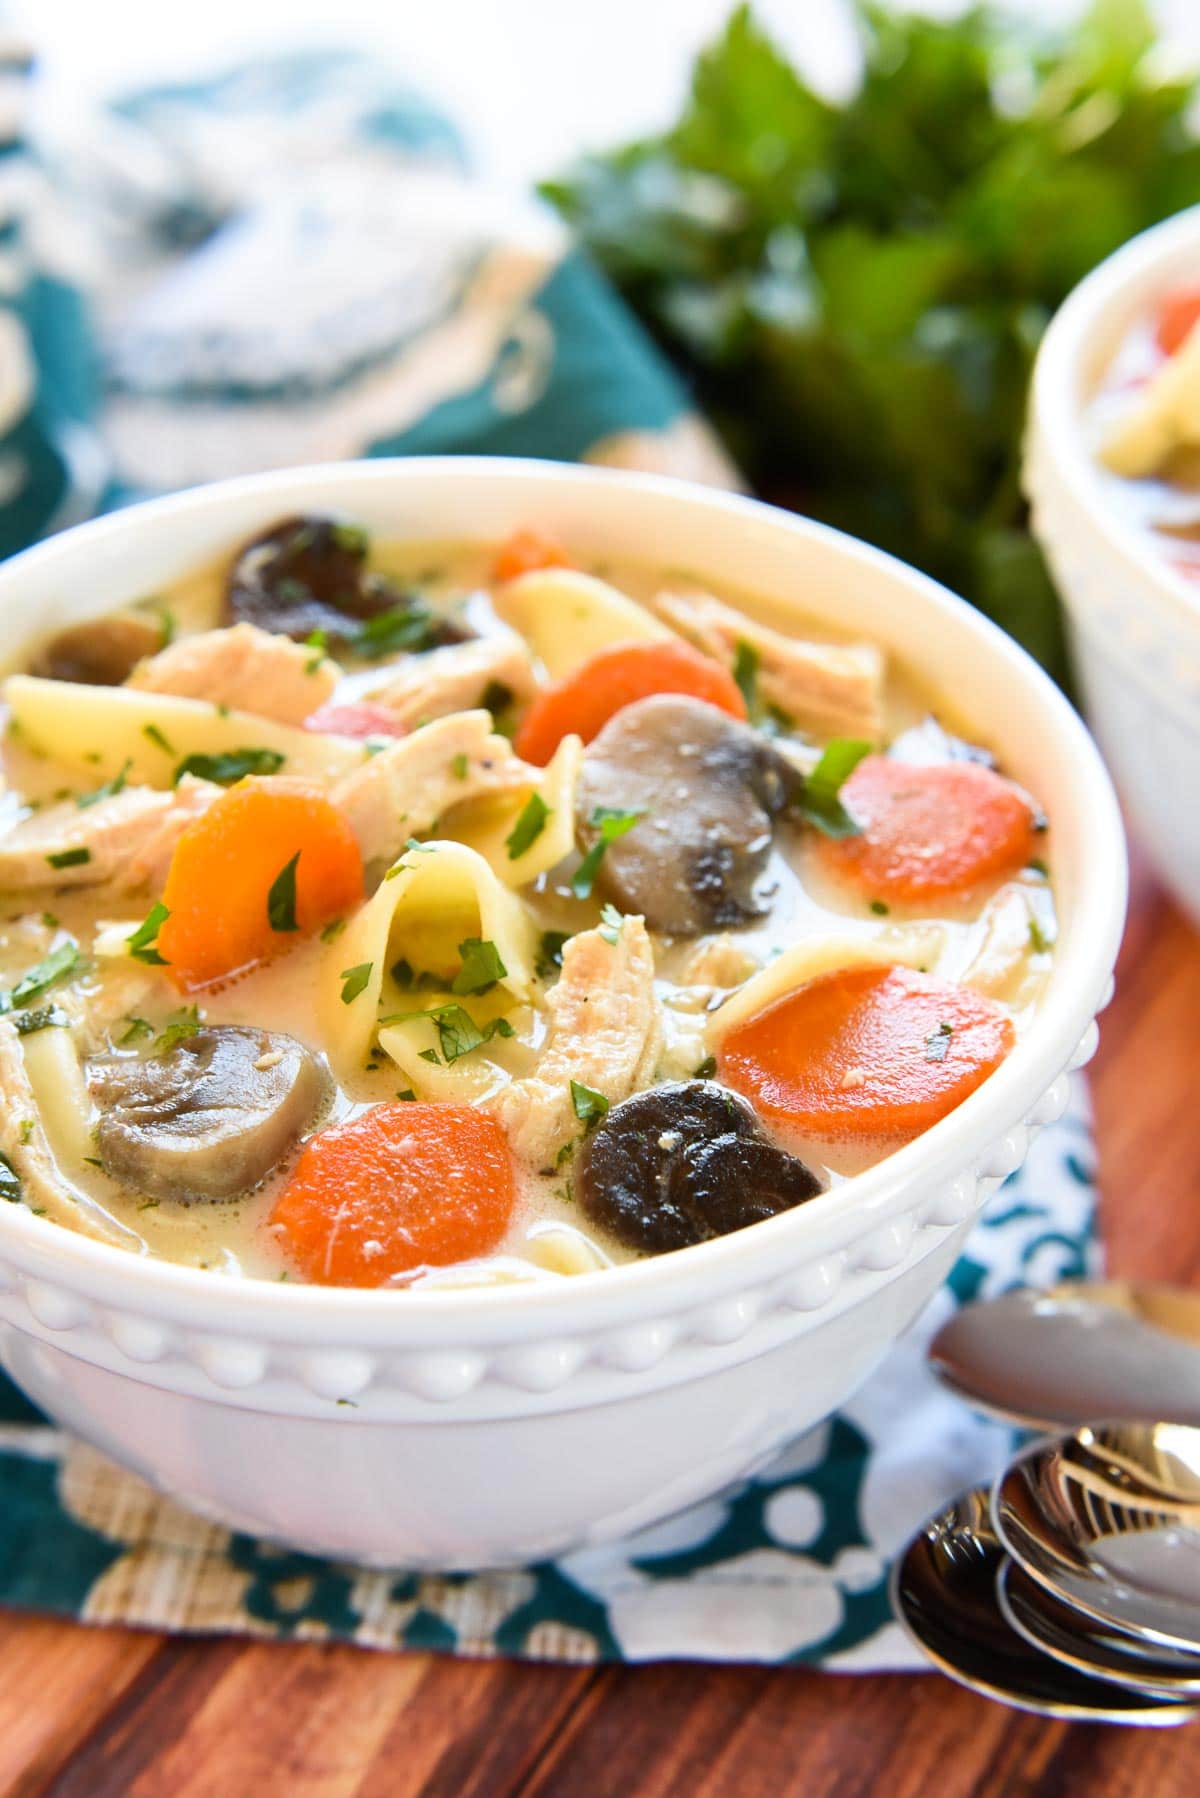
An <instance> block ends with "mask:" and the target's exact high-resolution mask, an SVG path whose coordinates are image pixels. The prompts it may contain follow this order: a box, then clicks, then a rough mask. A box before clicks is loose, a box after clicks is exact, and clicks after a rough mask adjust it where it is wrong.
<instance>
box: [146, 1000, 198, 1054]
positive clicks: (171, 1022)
mask: <svg viewBox="0 0 1200 1798" xmlns="http://www.w3.org/2000/svg"><path fill="white" fill-rule="evenodd" d="M201 1022H202V1020H201V1017H200V1007H199V1006H198V1005H184V1006H181V1007H180V1009H179V1010H178V1011H173V1012H172V1013H171V1015H170V1017H169V1018H168V1019H167V1021H166V1023H165V1024H164V1026H163V1028H162V1031H161V1033H160V1035H159V1038H158V1041H157V1042H156V1043H155V1045H154V1053H155V1054H156V1055H169V1054H170V1053H171V1050H172V1049H173V1048H174V1047H175V1045H176V1044H177V1043H185V1042H186V1041H187V1039H188V1037H189V1036H195V1034H196V1032H197V1030H199V1028H200V1025H201Z"/></svg>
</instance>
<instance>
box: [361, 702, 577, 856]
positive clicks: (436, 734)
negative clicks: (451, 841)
mask: <svg viewBox="0 0 1200 1798" xmlns="http://www.w3.org/2000/svg"><path fill="white" fill-rule="evenodd" d="M540 778H541V770H540V769H539V768H531V767H529V765H528V764H527V763H525V762H523V761H521V760H520V759H519V758H518V757H517V756H515V755H514V754H513V750H512V745H511V743H509V742H508V741H507V739H506V738H504V737H499V736H496V735H495V733H494V732H493V730H492V720H491V715H490V713H488V712H456V713H455V714H454V715H453V716H452V717H449V718H439V719H437V720H435V722H434V723H432V724H426V725H423V726H422V727H421V729H420V730H415V731H414V732H413V733H412V735H411V736H408V737H400V738H398V739H397V740H396V742H394V743H390V744H389V745H388V747H387V748H386V749H381V750H380V751H379V753H378V754H377V755H373V756H371V757H370V759H369V760H367V761H364V762H363V764H362V766H361V767H360V768H355V769H353V770H352V771H351V773H349V774H344V775H343V776H342V777H341V779H340V780H339V781H338V782H337V783H336V784H335V786H334V787H333V791H332V795H331V797H332V799H333V802H334V804H335V805H337V806H340V807H341V809H342V811H343V812H344V813H345V814H346V816H347V818H349V820H350V824H351V826H352V828H353V830H354V834H355V836H356V837H357V838H358V846H359V848H360V849H361V850H362V853H363V860H364V861H366V862H378V861H393V860H394V859H395V857H396V856H397V855H398V854H399V852H400V850H401V849H403V847H404V845H405V843H406V842H407V841H408V839H409V837H413V836H422V835H427V834H428V833H429V832H430V831H432V830H433V829H434V827H435V826H436V824H437V821H438V819H439V818H440V817H441V816H442V813H443V812H446V811H449V809H450V807H451V806H454V805H460V804H461V803H462V802H463V801H464V800H466V799H478V798H480V797H482V796H483V795H485V794H492V793H510V792H513V791H515V790H519V789H520V788H522V787H528V788H530V789H532V788H533V787H535V786H536V785H537V784H538V781H539V779H540Z"/></svg>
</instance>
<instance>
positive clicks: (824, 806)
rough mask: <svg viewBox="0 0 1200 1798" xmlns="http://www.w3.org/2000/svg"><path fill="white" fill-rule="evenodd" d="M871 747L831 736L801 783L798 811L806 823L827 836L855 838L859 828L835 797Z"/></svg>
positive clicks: (856, 740) (856, 738)
mask: <svg viewBox="0 0 1200 1798" xmlns="http://www.w3.org/2000/svg"><path fill="white" fill-rule="evenodd" d="M870 753H871V744H870V743H867V742H864V741H863V739H862V738H861V737H834V739H833V741H832V742H831V743H827V744H826V745H825V748H824V750H823V752H822V755H821V759H820V761H819V762H818V763H817V765H816V767H815V768H814V769H813V771H812V773H811V774H810V775H809V776H808V778H807V779H806V781H805V783H804V795H803V797H802V799H801V801H800V810H801V812H802V814H803V816H804V818H805V821H806V822H807V823H809V824H811V825H813V826H814V827H815V828H816V829H817V830H819V831H821V832H822V833H823V834H824V835H825V836H827V837H856V836H858V835H859V827H858V825H857V824H856V823H855V822H854V819H853V818H852V817H851V816H850V814H849V812H848V811H847V810H846V808H845V806H844V805H843V804H842V802H841V799H840V798H839V797H838V795H839V794H840V792H841V789H842V783H843V782H844V781H846V780H848V779H849V777H850V776H851V775H852V774H853V772H854V770H855V769H856V768H857V767H858V764H859V763H860V762H861V761H862V759H863V757H864V755H870Z"/></svg>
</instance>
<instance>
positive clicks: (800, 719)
mask: <svg viewBox="0 0 1200 1798" xmlns="http://www.w3.org/2000/svg"><path fill="white" fill-rule="evenodd" d="M650 603H651V608H652V610H653V611H654V612H656V613H657V615H658V616H659V618H661V619H662V620H663V623H664V624H669V625H670V626H671V628H672V629H673V630H676V631H678V632H679V634H680V636H681V637H686V638H687V639H688V641H689V642H691V643H694V644H695V645H696V647H697V649H702V650H703V651H704V652H705V654H706V655H710V656H713V657H715V658H716V659H717V660H718V661H721V662H725V663H726V664H728V665H729V666H731V667H732V666H733V664H734V663H735V661H736V659H737V654H738V646H739V644H742V643H745V644H747V645H749V647H750V648H751V649H752V650H754V651H755V653H756V654H757V656H758V669H757V679H758V691H759V693H760V695H761V696H762V698H763V699H764V700H765V701H766V702H767V704H768V705H773V706H776V707H778V709H779V710H780V711H781V712H784V713H785V714H786V715H787V717H788V718H790V719H791V720H792V721H793V722H794V723H795V724H796V725H797V726H798V727H799V728H800V729H801V730H804V731H809V732H811V733H812V735H814V736H817V737H821V738H824V737H839V736H853V737H867V738H869V739H870V740H871V741H872V742H877V741H878V740H879V739H880V738H881V737H882V735H883V677H884V666H883V656H882V654H881V653H880V651H879V650H878V649H877V648H876V647H875V645H874V644H873V643H806V642H801V641H800V640H799V639H798V638H796V637H785V636H784V634H783V632H782V631H777V630H772V629H771V627H770V626H769V625H766V624H758V623H756V622H755V620H754V619H752V618H747V617H746V616H745V614H744V613H742V612H737V611H735V610H734V609H733V607H732V606H727V605H725V604H724V603H723V601H721V600H719V599H715V598H714V597H713V595H712V594H711V593H705V592H704V591H703V590H702V589H700V588H698V587H696V588H664V589H663V590H662V591H661V592H659V593H657V594H655V596H654V598H653V599H652V600H651V602H650Z"/></svg>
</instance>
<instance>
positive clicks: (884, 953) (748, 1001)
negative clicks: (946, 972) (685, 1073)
mask: <svg viewBox="0 0 1200 1798" xmlns="http://www.w3.org/2000/svg"><path fill="white" fill-rule="evenodd" d="M944 936H945V932H944V931H942V930H941V929H939V927H938V926H937V925H936V924H913V925H898V926H896V927H894V928H892V929H890V930H885V931H880V932H879V934H878V935H877V936H829V937H815V938H813V939H811V940H810V941H808V942H799V943H793V944H792V946H791V948H790V949H785V950H784V952H783V954H782V955H777V956H776V957H775V959H774V961H770V962H768V963H767V965H766V967H765V968H762V969H761V970H760V971H759V972H758V973H757V974H755V975H753V976H752V977H751V978H750V979H749V980H747V981H746V983H745V985H744V986H740V987H739V988H738V990H737V991H736V992H735V993H734V994H732V996H731V997H730V998H728V999H726V1001H725V1003H724V1005H720V1006H718V1007H717V1009H716V1011H714V1012H713V1013H712V1014H711V1016H710V1017H709V1020H708V1025H707V1027H706V1030H705V1042H706V1044H707V1046H708V1048H709V1049H710V1050H713V1049H715V1048H716V1047H717V1045H718V1044H719V1043H720V1042H721V1041H722V1039H723V1038H724V1037H725V1036H726V1035H727V1034H728V1032H729V1031H730V1030H731V1029H732V1028H733V1027H734V1025H735V1024H741V1023H744V1022H745V1020H746V1019H747V1018H752V1017H754V1016H755V1015H756V1014H757V1013H758V1012H760V1011H765V1010H766V1008H767V1006H768V1005H774V1003H775V1001H776V1000H777V999H782V998H783V997H784V995H785V994H786V993H793V992H795V991H796V989H797V988H798V987H801V986H806V985H807V984H808V982H809V981H810V980H816V979H817V978H818V976H819V975H821V974H832V973H834V972H835V971H836V970H837V969H839V968H857V967H869V966H874V967H896V966H900V967H906V968H922V969H925V970H926V971H928V970H929V969H930V968H931V967H932V966H933V965H934V964H935V963H936V961H937V958H938V956H939V955H940V953H941V950H942V944H943V940H944Z"/></svg>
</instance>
